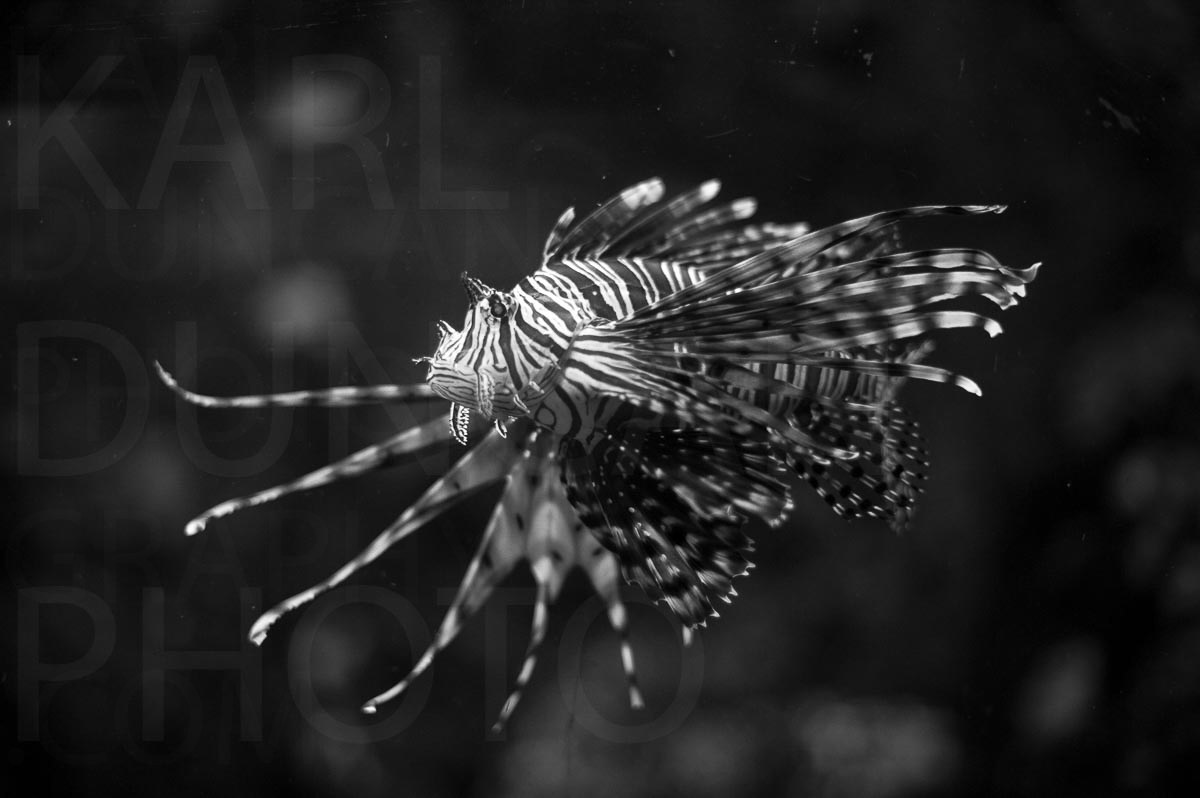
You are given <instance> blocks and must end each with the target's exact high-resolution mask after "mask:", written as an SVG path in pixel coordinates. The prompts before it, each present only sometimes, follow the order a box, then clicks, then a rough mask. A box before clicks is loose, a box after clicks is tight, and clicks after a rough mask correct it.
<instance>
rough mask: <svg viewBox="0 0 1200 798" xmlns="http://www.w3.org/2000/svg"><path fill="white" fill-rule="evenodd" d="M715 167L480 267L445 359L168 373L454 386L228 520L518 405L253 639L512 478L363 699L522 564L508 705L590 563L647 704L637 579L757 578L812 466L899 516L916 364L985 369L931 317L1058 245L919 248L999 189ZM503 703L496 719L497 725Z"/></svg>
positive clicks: (954, 311)
mask: <svg viewBox="0 0 1200 798" xmlns="http://www.w3.org/2000/svg"><path fill="white" fill-rule="evenodd" d="M718 188H719V185H718V184H717V182H716V181H709V182H707V183H704V184H702V185H701V186H699V187H697V188H696V189H694V190H692V191H689V192H685V193H684V194H680V195H678V196H676V197H673V198H671V199H664V195H663V186H662V183H661V182H659V181H658V180H650V181H646V182H644V183H640V184H638V185H636V186H633V187H631V188H629V189H626V190H625V191H623V192H622V193H621V194H619V195H618V196H616V197H614V198H612V199H611V200H609V201H608V202H606V203H603V204H602V205H600V206H599V207H598V208H597V209H596V210H595V211H593V212H592V213H591V214H589V215H588V216H587V217H585V218H584V219H582V220H580V221H576V220H575V217H574V212H573V211H572V210H568V211H567V212H566V213H564V214H563V215H562V216H561V217H560V218H559V220H558V222H557V223H556V224H555V226H554V228H553V229H552V231H551V232H550V235H549V237H548V239H547V241H546V246H545V249H544V252H543V257H542V263H541V266H540V268H538V269H537V270H535V271H534V272H533V273H531V274H530V275H529V276H528V277H526V278H525V279H523V280H521V281H520V283H519V284H518V285H516V286H515V287H513V288H512V289H511V290H510V291H499V290H496V289H493V288H491V287H489V286H487V285H485V284H484V283H482V282H481V281H480V280H478V279H475V278H472V277H468V276H467V275H465V274H464V275H463V284H464V287H465V288H466V292H467V296H468V300H469V306H468V311H467V315H466V318H465V321H464V323H463V325H462V329H461V330H456V329H454V328H453V327H452V326H451V325H449V324H447V323H446V322H440V323H439V330H440V332H441V337H440V340H439V343H438V346H437V349H436V351H435V352H434V353H433V355H431V356H430V357H427V358H421V360H422V361H424V362H426V363H427V364H428V367H429V371H428V375H427V383H426V384H425V385H414V386H371V387H363V388H337V389H330V390H325V391H293V392H291V393H286V394H273V395H267V396H252V397H229V398H218V397H211V396H204V395H200V394H195V393H192V392H190V391H187V390H185V389H183V388H181V387H180V386H179V385H178V384H177V383H176V382H175V381H174V379H173V378H171V377H170V375H168V374H166V372H165V371H162V370H161V368H160V375H161V376H162V378H163V380H164V381H165V382H166V383H167V385H168V386H170V387H171V388H172V389H173V390H175V391H176V392H177V393H178V394H179V395H180V396H182V397H183V398H184V399H186V400H187V401H190V402H193V403H196V404H201V405H205V406H209V407H263V406H272V405H274V406H299V405H308V404H322V405H330V406H346V405H350V404H357V403H368V402H379V401H413V400H428V399H435V398H442V399H446V400H449V401H450V402H451V403H452V405H451V410H450V413H449V414H447V415H445V416H442V417H441V418H439V419H437V420H435V421H433V422H430V423H429V424H425V425H422V426H420V427H417V428H414V429H412V430H407V431H405V432H402V433H399V434H398V435H396V436H394V437H393V438H392V439H390V440H388V441H385V442H384V443H381V444H378V445H376V446H372V447H369V448H367V449H364V450H363V451H361V452H358V453H356V454H354V455H351V456H350V457H348V458H346V459H345V460H343V461H341V462H339V463H335V464H333V465H331V466H328V467H326V468H323V469H319V470H318V471H315V472H313V473H311V474H308V475H306V476H304V477H301V478H299V479H297V480H295V481H294V482H291V483H288V484H286V485H280V486H277V487H274V488H269V489H267V490H264V491H261V492H259V493H256V494H252V495H250V496H246V497H243V498H239V499H233V500H230V501H227V502H222V503H221V504H219V505H216V506H215V507H213V508H212V509H210V510H208V511H207V512H205V513H204V514H202V515H201V516H199V517H197V518H196V519H194V520H193V521H192V522H191V523H190V524H189V525H188V532H189V534H194V533H196V532H198V531H200V530H201V529H203V528H204V526H205V524H207V522H208V521H210V520H212V519H214V518H218V517H221V516H224V515H228V514H229V513H232V512H235V511H238V510H241V509H244V508H246V507H251V506H255V505H259V504H263V503H265V502H268V501H273V500H275V499H278V498H280V497H281V496H284V495H286V494H288V493H292V492H296V491H302V490H310V489H313V488H317V487H320V486H322V485H325V484H328V483H330V482H333V481H336V480H339V479H343V478H347V477H350V476H357V475H359V474H363V473H367V472H369V471H372V470H375V469H377V468H381V467H383V466H386V465H388V464H390V463H392V462H394V461H395V460H396V459H398V458H400V457H406V456H411V455H412V454H414V453H416V452H419V451H422V450H425V449H426V448H428V447H431V446H435V445H442V444H443V443H444V442H445V441H447V440H448V439H450V438H452V437H453V438H455V439H457V440H458V441H459V442H460V443H467V442H468V436H469V430H470V425H469V420H470V416H471V414H472V413H476V414H479V415H481V416H482V417H484V418H486V419H489V420H491V421H493V422H494V424H495V427H496V429H494V430H492V431H491V432H488V433H486V434H485V435H484V436H483V437H482V440H480V441H479V443H478V444H477V445H476V446H475V447H474V448H473V449H471V450H470V451H469V452H468V453H467V454H466V455H465V456H464V457H462V458H461V459H460V460H459V461H458V462H457V463H456V464H455V465H454V466H453V467H452V468H451V469H450V471H449V472H448V473H447V474H446V475H445V476H444V477H442V478H441V479H440V480H438V481H437V482H436V483H434V484H433V485H432V486H431V487H430V488H429V489H428V490H427V491H426V493H425V494H424V495H423V496H422V497H421V498H420V499H419V500H418V501H417V502H416V503H415V504H414V505H412V506H411V507H409V508H408V509H407V510H405V511H404V513H402V514H401V515H400V516H399V517H398V518H397V519H396V521H395V523H393V524H392V525H391V526H390V527H389V528H388V529H386V530H384V531H383V532H382V533H381V534H380V535H379V537H378V538H377V539H376V540H375V541H374V542H373V543H371V545H369V546H368V547H367V548H366V549H365V550H364V551H363V552H362V553H361V554H360V555H359V556H358V557H356V558H354V559H353V560H352V561H350V562H349V563H347V564H345V565H344V566H342V568H340V569H339V570H338V571H336V572H335V573H334V574H332V575H331V576H330V577H329V578H328V579H326V580H324V581H322V582H321V583H319V584H317V585H315V586H313V587H312V588H310V589H308V590H305V591H303V592H302V593H299V594H297V595H295V596H293V597H291V598H289V599H287V600H285V601H283V602H281V603H280V604H279V605H277V606H276V607H275V608H273V609H272V610H271V611H269V612H268V613H266V614H265V615H263V616H262V618H260V619H259V621H258V622H257V623H256V624H255V625H254V628H253V629H252V630H251V637H252V639H254V640H255V641H256V642H261V641H262V639H263V638H264V637H265V635H266V633H267V630H268V629H269V628H270V626H271V625H272V624H273V623H274V622H275V621H276V620H278V618H279V617H281V616H282V615H283V614H284V613H286V612H289V611H291V610H292V609H295V608H296V607H299V606H302V605H303V604H305V603H306V602H308V601H310V600H312V599H313V598H314V597H315V596H317V595H319V594H320V593H322V592H324V591H325V590H328V589H330V588H332V587H334V586H336V585H338V584H340V583H341V582H343V581H345V580H346V579H348V578H349V577H350V576H351V575H353V574H354V573H356V572H357V571H359V570H360V569H362V568H363V567H365V566H366V565H368V564H369V563H371V562H373V561H374V560H375V559H377V558H378V557H380V556H382V555H383V554H384V553H385V552H386V551H388V550H389V549H390V548H391V547H392V546H393V545H395V544H396V543H397V542H398V541H400V540H402V539H403V538H405V537H406V536H407V535H409V534H411V533H412V532H413V531H415V530H416V529H418V528H420V527H421V526H423V525H424V524H425V523H427V522H428V521H429V520H430V519H432V518H434V517H436V516H437V515H439V514H440V513H442V512H443V511H444V510H445V509H446V508H448V507H449V506H451V505H452V504H454V503H455V502H458V501H461V500H463V499H464V498H466V497H468V496H472V495H475V494H476V493H477V492H478V491H480V490H482V489H484V488H486V487H487V486H489V485H493V484H496V483H502V484H503V485H504V488H503V491H502V493H501V497H500V500H499V501H498V503H497V505H496V507H495V510H494V512H493V514H492V516H491V519H490V520H489V522H488V525H487V528H486V529H485V530H484V534H483V538H482V540H481V541H480V544H479V548H478V550H477V552H476V554H475V556H474V557H473V559H472V561H471V563H470V565H469V566H468V569H467V573H466V575H465V577H464V579H463V581H462V584H461V586H460V589H459V592H458V595H457V596H456V598H455V600H454V602H453V603H452V604H451V606H450V608H449V610H448V611H447V614H446V617H445V619H444V620H443V622H442V625H441V627H440V628H439V630H438V633H437V635H436V636H435V639H434V642H433V644H432V645H431V646H430V648H429V650H428V651H426V652H425V654H424V655H423V656H422V657H421V658H420V659H419V660H417V662H416V663H415V664H414V666H413V668H412V671H411V673H410V674H409V676H408V677H406V678H405V679H404V680H402V681H401V682H399V683H398V684H396V685H394V686H393V687H392V688H390V689H389V690H387V691H385V692H384V693H382V694H380V695H378V696H377V697H376V698H374V699H371V700H370V701H368V702H367V703H366V704H365V705H364V709H365V710H367V711H374V709H375V707H377V706H378V705H379V704H380V703H382V702H383V701H386V700H389V699H390V698H392V697H394V696H396V695H398V694H399V693H400V692H402V691H403V690H404V689H405V688H406V687H407V685H408V684H409V683H410V682H411V680H412V679H413V678H416V676H418V675H419V674H420V673H421V672H423V671H424V670H425V669H426V668H427V667H428V666H429V665H430V664H431V663H432V661H433V659H434V657H435V655H436V653H437V652H438V651H440V650H441V649H442V648H444V647H445V646H446V645H448V644H449V643H450V642H451V641H452V640H453V639H454V637H455V635H456V634H457V633H458V631H459V629H460V628H461V627H462V624H463V623H465V621H466V619H467V618H469V617H470V615H471V614H472V613H474V612H475V611H476V610H478V609H479V607H480V606H482V604H483V603H484V602H485V601H486V600H487V597H488V596H489V595H490V593H491V591H492V590H493V588H494V587H495V585H496V584H498V583H499V581H500V580H501V579H503V578H504V577H505V576H506V575H507V574H508V573H509V572H510V571H511V570H512V569H513V568H514V567H515V566H516V565H517V564H518V563H520V562H527V563H529V567H530V569H531V571H532V573H533V576H534V580H535V582H536V584H537V586H538V589H537V596H536V601H535V609H534V614H533V633H532V636H531V643H530V648H529V651H528V652H527V657H526V661H525V664H524V666H523V667H522V669H521V671H520V673H519V674H518V676H517V679H516V688H515V689H514V691H513V694H512V695H511V696H510V698H509V700H508V701H507V702H506V703H505V706H504V708H503V710H502V711H501V716H500V721H499V723H500V724H502V723H503V722H504V720H505V719H506V718H507V717H508V715H509V714H510V713H511V712H512V710H513V708H514V707H515V705H516V701H517V698H518V696H519V695H520V691H521V689H522V688H523V686H524V685H525V683H526V682H527V681H528V680H529V678H530V676H531V674H532V671H533V663H534V657H535V654H536V649H537V644H538V643H539V642H540V641H541V639H542V637H543V635H544V633H545V623H546V617H547V613H546V607H547V606H548V604H549V602H551V601H553V600H554V599H555V597H556V596H557V595H558V593H559V591H560V589H561V587H562V584H563V581H564V579H565V577H566V574H567V572H568V571H569V570H570V569H572V568H573V567H576V566H578V567H580V568H582V569H583V570H584V571H585V572H586V573H587V575H588V577H589V578H590V580H591V582H592V585H593V586H594V588H595V589H596V591H597V592H598V593H599V594H600V595H601V596H602V597H603V599H604V601H605V603H606V605H607V607H608V617H609V620H610V622H611V624H612V626H613V628H614V629H615V630H616V631H617V633H618V635H619V636H620V639H621V662H622V665H623V667H624V669H625V672H626V674H627V677H628V681H629V695H630V701H631V703H632V704H633V705H634V706H640V704H641V696H640V693H639V692H638V689H637V685H636V681H635V678H634V667H633V656H632V651H631V649H630V648H629V645H628V643H627V641H626V637H625V635H626V628H625V627H626V615H625V610H624V606H623V605H622V603H621V599H620V594H619V590H618V585H619V581H620V579H621V578H623V579H624V580H625V581H628V582H631V583H634V584H636V585H638V586H640V587H641V588H643V589H644V590H645V591H646V592H647V593H649V594H650V595H652V596H653V597H655V598H657V599H659V600H661V601H662V602H663V603H664V604H665V605H666V606H667V607H668V608H669V609H670V611H671V612H672V613H673V614H674V615H675V616H676V617H677V618H678V619H679V620H680V622H681V623H682V625H683V633H684V638H685V640H687V639H690V635H691V633H692V630H693V629H695V628H696V627H698V626H703V625H704V624H705V623H706V621H707V619H708V618H709V617H711V616H714V615H716V611H715V609H714V607H715V606H716V604H715V602H717V601H718V600H720V601H723V602H729V601H731V599H732V598H733V597H734V596H736V595H737V593H736V591H735V590H734V588H733V580H734V579H735V578H736V577H738V576H743V575H745V574H746V573H747V572H748V571H749V569H750V568H751V567H752V566H751V564H750V562H749V560H748V555H749V553H750V552H751V550H752V548H753V546H752V542H751V540H750V538H749V534H748V529H750V528H751V527H750V525H749V524H750V521H751V520H752V519H759V520H762V521H764V522H766V523H768V524H772V525H777V524H779V523H780V522H782V520H783V519H784V518H785V517H786V516H787V515H788V513H789V512H790V511H791V509H792V491H793V485H794V483H795V482H796V480H795V478H794V477H798V478H799V480H800V481H801V482H803V483H806V484H807V485H808V486H811V488H812V489H814V490H816V492H817V493H818V495H820V496H821V497H822V498H823V499H824V500H825V501H826V502H827V503H828V504H829V506H830V507H831V508H832V509H833V510H834V511H835V512H837V513H838V514H840V515H842V516H845V517H847V518H855V517H863V516H869V517H877V518H883V519H886V520H888V521H889V522H890V523H891V525H892V526H893V527H894V528H897V529H899V528H902V527H903V526H904V525H905V524H906V523H907V522H908V519H909V517H910V515H911V513H912V509H913V504H914V502H915V499H916V497H917V495H918V494H919V493H920V491H921V485H922V481H923V480H924V479H925V469H926V466H927V463H926V458H925V451H924V446H923V444H922V442H921V438H920V435H919V433H918V431H917V427H916V424H915V423H914V422H913V421H911V420H910V419H908V418H907V416H906V415H905V413H904V411H903V410H902V409H901V408H900V407H899V405H898V404H897V403H896V394H897V392H898V390H899V389H900V386H901V385H902V383H903V382H904V381H905V380H907V379H922V380H927V381H932V382H938V383H948V384H951V385H956V386H958V387H961V388H964V389H966V390H968V391H970V392H973V393H978V392H979V389H978V387H977V386H976V385H975V384H974V383H973V382H972V381H971V380H969V379H967V378H965V377H961V376H958V375H955V374H952V373H950V372H948V371H946V370H944V369H941V368H938V367H935V366H930V365H925V364H923V363H921V362H920V361H921V360H922V358H923V357H924V356H925V354H926V353H927V352H928V351H929V345H928V343H927V340H926V338H927V334H928V333H931V332H934V331H937V330H944V329H952V328H963V327H966V328H979V329H983V330H984V331H985V332H987V333H988V334H990V335H995V334H996V333H998V332H999V325H998V324H996V322H995V321H993V320H992V319H990V318H989V317H987V316H983V315H980V314H978V313H975V312H971V311H966V310H961V309H958V308H956V307H954V306H949V307H948V306H947V303H948V302H952V301H954V300H958V299H961V298H964V297H977V298H981V299H983V300H985V301H987V302H991V303H992V304H994V305H995V306H997V307H998V308H1000V309H1005V308H1008V307H1010V306H1012V305H1013V304H1015V303H1016V302H1017V301H1018V299H1019V298H1020V297H1022V296H1024V294H1025V286H1026V284H1027V283H1029V282H1030V281H1032V280H1033V279H1034V277H1035V276H1036V273H1037V267H1036V266H1033V267H1030V268H1027V269H1012V268H1009V267H1005V266H1003V265H1001V264H1000V263H999V262H998V261H996V260H995V259H994V258H992V256H990V255H988V254H987V253H985V252H982V251H980V250H974V249H940V250H929V251H922V252H903V251H900V250H899V246H898V243H897V237H896V235H895V228H896V225H897V224H898V223H900V222H901V221H905V220H910V219H917V218H921V217H925V216H933V215H955V214H978V213H987V212H996V211H999V210H1002V209H1000V208H997V207H992V206H986V207H985V206H934V207H922V208H909V209H903V210H898V211H889V212H886V213H881V214H875V215H873V216H867V217H863V218H861V219H854V220H851V221H847V222H843V223H841V224H838V225H833V226H831V227H827V228H823V229H819V230H810V229H809V228H808V227H807V226H806V225H803V224H770V223H767V224H750V223H748V222H746V220H747V219H748V218H749V217H750V216H751V215H753V213H754V211H755V203H754V201H753V200H750V199H738V200H734V201H732V202H727V203H713V200H714V198H715V196H716V194H717V191H718ZM498 725H499V724H498Z"/></svg>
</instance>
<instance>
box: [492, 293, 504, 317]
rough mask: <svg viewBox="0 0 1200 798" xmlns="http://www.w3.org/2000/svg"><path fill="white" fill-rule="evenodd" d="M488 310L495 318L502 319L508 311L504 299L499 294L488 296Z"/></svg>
mask: <svg viewBox="0 0 1200 798" xmlns="http://www.w3.org/2000/svg"><path fill="white" fill-rule="evenodd" d="M488 310H489V311H490V312H491V314H492V315H493V316H495V317H496V318H497V319H502V318H504V316H505V315H506V314H507V313H508V308H507V307H506V306H505V304H504V300H502V299H501V298H500V295H499V294H492V295H491V296H490V297H488Z"/></svg>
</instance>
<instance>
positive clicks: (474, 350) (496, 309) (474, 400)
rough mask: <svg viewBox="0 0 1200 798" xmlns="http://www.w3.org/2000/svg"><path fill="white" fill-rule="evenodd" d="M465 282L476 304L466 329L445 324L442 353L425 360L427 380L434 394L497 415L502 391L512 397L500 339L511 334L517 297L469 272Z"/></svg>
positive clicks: (471, 306)
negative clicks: (427, 370) (472, 275)
mask: <svg viewBox="0 0 1200 798" xmlns="http://www.w3.org/2000/svg"><path fill="white" fill-rule="evenodd" d="M461 279H462V284H463V288H464V289H465V290H466V292H467V299H468V300H469V302H470V304H469V306H468V307H467V316H466V319H465V320H464V321H463V327H462V330H461V331H460V330H456V329H454V327H452V326H451V325H450V324H449V323H448V322H445V321H439V322H438V344H437V349H436V350H435V351H434V353H433V355H432V356H431V357H426V358H420V360H421V361H423V362H426V363H428V364H429V375H428V376H427V377H426V380H427V381H428V383H429V387H430V388H431V389H432V390H433V392H434V393H436V394H437V395H438V396H441V397H443V398H445V399H449V400H450V401H451V402H455V403H457V404H459V405H462V406H464V407H469V408H471V409H473V410H478V411H480V412H482V413H483V414H484V415H486V416H492V414H493V407H494V403H495V401H496V395H497V393H502V392H504V391H506V390H507V392H508V393H512V386H511V381H510V380H509V378H508V376H507V370H508V367H507V365H506V363H505V361H504V355H503V351H502V349H501V347H500V340H501V337H502V336H504V335H510V334H511V333H510V332H509V330H508V317H509V314H510V311H511V309H512V308H513V304H514V302H513V297H512V295H511V294H508V293H505V292H503V291H497V290H496V289H494V288H492V287H491V286H489V285H487V284H486V283H484V282H483V281H482V280H479V279H476V278H474V277H471V276H470V275H469V274H467V273H466V272H463V273H462V277H461Z"/></svg>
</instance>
